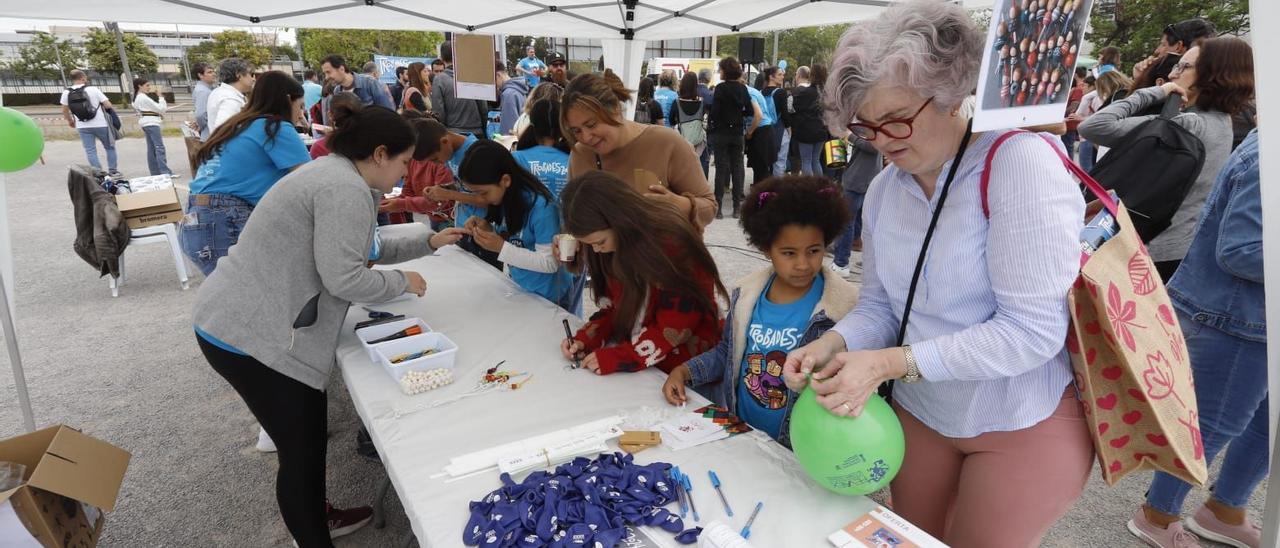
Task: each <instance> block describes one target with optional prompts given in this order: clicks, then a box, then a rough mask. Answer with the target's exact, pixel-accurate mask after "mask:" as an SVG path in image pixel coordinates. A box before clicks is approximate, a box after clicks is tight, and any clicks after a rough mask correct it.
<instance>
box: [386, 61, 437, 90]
mask: <svg viewBox="0 0 1280 548" xmlns="http://www.w3.org/2000/svg"><path fill="white" fill-rule="evenodd" d="M435 60H436V59H435V57H396V56H393V55H374V56H373V63H374V64H376V65H378V81H379V82H382V83H384V84H394V83H396V67H407V66H409V63H422V64H424V65H427V66H428V67H430V66H431V62H432V61H435Z"/></svg>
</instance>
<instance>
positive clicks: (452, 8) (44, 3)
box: [0, 0, 990, 40]
mask: <svg viewBox="0 0 1280 548" xmlns="http://www.w3.org/2000/svg"><path fill="white" fill-rule="evenodd" d="M963 2H964V3H965V5H967V6H969V7H984V6H987V5H989V4H990V2H989V1H983V0H963ZM891 3H892V2H891V1H890V0H643V1H640V2H635V1H634V0H480V1H471V2H465V1H453V2H445V1H442V0H272V1H269V2H264V1H262V0H93V1H92V2H85V1H84V0H38V1H28V2H21V1H17V0H14V1H12V2H4V4H5V5H4V6H0V16H4V17H20V18H31V19H65V18H67V17H68V16H69V15H72V14H74V18H76V19H85V20H102V21H120V22H126V23H166V24H175V23H177V24H189V25H225V26H246V25H269V26H276V27H312V28H360V29H386V30H439V31H455V32H483V33H492V34H534V35H539V36H559V37H572V38H601V39H607V38H615V39H616V38H624V37H626V35H627V33H628V29H629V30H630V32H631V34H632V36H633V37H634V38H636V39H642V40H670V39H676V38H691V37H698V36H712V35H720V34H729V33H734V32H758V31H768V30H777V29H784V28H794V27H806V26H815V25H830V24H836V23H847V22H850V21H855V20H858V19H866V18H868V17H872V16H874V15H876V14H877V13H879V12H880V10H881V9H883V8H884V7H885V6H888V5H890V4H891ZM628 4H631V5H634V11H633V14H634V17H633V19H632V20H630V21H628V20H627V19H626V14H627V11H628V10H627V5H628Z"/></svg>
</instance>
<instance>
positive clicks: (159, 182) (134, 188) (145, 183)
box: [129, 175, 173, 193]
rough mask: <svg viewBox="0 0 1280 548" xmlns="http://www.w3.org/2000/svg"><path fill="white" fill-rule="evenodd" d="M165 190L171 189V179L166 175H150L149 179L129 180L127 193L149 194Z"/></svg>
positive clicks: (137, 178) (136, 178)
mask: <svg viewBox="0 0 1280 548" xmlns="http://www.w3.org/2000/svg"><path fill="white" fill-rule="evenodd" d="M166 188H173V178H172V177H170V176H168V175H152V176H150V177H134V178H132V179H129V191H130V192H133V193H138V192H151V191H153V190H164V189H166Z"/></svg>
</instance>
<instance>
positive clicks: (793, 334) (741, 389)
mask: <svg viewBox="0 0 1280 548" xmlns="http://www.w3.org/2000/svg"><path fill="white" fill-rule="evenodd" d="M775 279H777V276H776V275H775V276H774V277H772V278H770V279H769V283H768V284H766V285H765V286H764V291H761V292H760V298H759V299H757V300H756V307H755V309H754V310H752V311H751V323H749V324H747V342H746V349H745V350H746V351H745V352H744V353H743V355H742V364H741V368H740V373H739V374H740V375H741V379H740V381H739V382H738V393H737V400H738V403H737V409H736V410H735V414H737V415H738V417H740V418H742V420H744V421H747V424H750V425H751V426H752V427H754V428H758V429H760V430H763V431H764V432H767V433H768V434H769V435H770V436H773V437H774V438H777V437H778V435H779V434H780V433H781V432H782V419H783V417H784V416H785V415H786V412H787V408H788V407H790V406H791V405H792V404H794V403H795V402H793V401H790V399H791V398H790V393H789V392H787V385H786V384H785V383H784V382H783V380H782V365H783V364H784V363H786V361H787V353H788V352H791V351H792V350H795V349H796V347H798V346H800V340H801V339H802V338H804V331H805V329H806V328H808V327H809V320H810V319H811V318H812V316H813V309H814V307H815V306H817V305H818V301H819V300H821V299H822V291H823V286H824V285H825V283H824V282H823V279H822V276H821V275H819V276H818V277H817V278H816V279H814V281H813V286H811V287H810V288H809V292H808V293H805V294H804V296H803V297H801V298H800V299H798V300H796V301H795V302H792V303H788V304H776V303H773V302H770V301H769V288H770V287H772V286H773V282H774V280H775Z"/></svg>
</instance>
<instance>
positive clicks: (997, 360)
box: [784, 0, 1094, 548]
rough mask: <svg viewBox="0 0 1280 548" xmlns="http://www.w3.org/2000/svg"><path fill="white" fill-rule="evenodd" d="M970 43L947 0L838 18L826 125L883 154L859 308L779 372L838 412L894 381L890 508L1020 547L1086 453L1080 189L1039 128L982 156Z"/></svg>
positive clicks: (981, 541) (936, 526) (978, 50)
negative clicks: (1077, 286)
mask: <svg viewBox="0 0 1280 548" xmlns="http://www.w3.org/2000/svg"><path fill="white" fill-rule="evenodd" d="M982 48H983V39H982V35H981V34H980V32H979V31H978V29H977V28H976V27H975V26H974V24H973V22H972V21H971V20H970V19H969V16H968V14H967V13H966V12H965V10H964V8H963V7H961V6H959V5H958V4H954V3H945V2H942V1H939V0H929V1H911V2H903V3H895V4H893V5H892V6H891V7H890V8H888V9H887V10H886V11H885V12H884V13H883V14H882V15H881V16H880V17H878V18H876V19H874V20H869V21H864V22H861V23H856V24H854V25H853V26H852V27H851V28H850V29H849V30H848V31H847V32H845V34H844V37H843V38H842V39H841V41H840V45H839V46H838V48H837V50H836V52H835V59H834V62H833V63H832V68H831V75H830V78H829V79H828V81H827V85H826V97H825V101H824V102H825V103H826V105H827V111H828V112H827V114H828V116H827V120H828V123H829V125H832V126H839V127H840V128H845V127H847V129H848V130H849V131H851V132H852V133H853V134H854V135H857V136H858V137H861V138H863V139H866V140H867V142H869V143H871V144H872V145H873V146H875V148H876V149H878V150H879V151H880V152H881V153H883V154H884V156H885V157H886V158H888V159H889V160H890V161H891V162H892V165H891V166H890V167H888V168H887V169H885V170H884V171H883V172H881V174H880V175H879V176H878V177H876V179H875V181H874V182H873V183H872V185H871V188H870V189H869V191H868V193H867V197H866V207H865V209H864V210H863V211H864V219H863V242H864V243H863V246H864V247H863V271H864V274H863V287H862V296H861V298H860V299H859V300H858V304H857V306H856V308H855V309H854V310H853V311H852V312H850V313H849V315H848V316H846V317H845V318H844V319H843V320H841V321H840V322H839V323H838V324H837V325H836V326H835V327H834V328H833V329H832V330H831V331H828V332H827V333H826V334H824V335H823V336H822V337H821V338H819V339H818V340H817V341H814V342H813V343H811V344H809V345H807V346H804V347H802V348H799V349H797V350H795V351H794V352H792V353H791V354H790V355H789V356H788V357H787V362H786V366H785V371H784V373H785V377H786V381H787V385H788V386H789V387H790V388H791V389H793V390H800V389H803V388H804V387H805V386H806V385H807V384H809V382H808V380H809V378H810V375H812V379H813V380H814V381H815V382H813V383H812V386H813V389H814V391H815V392H817V394H818V395H819V397H818V401H819V402H820V403H821V404H822V405H824V406H825V407H826V408H827V409H829V410H830V411H831V412H832V413H833V414H836V415H845V416H857V415H859V414H860V413H861V412H862V409H863V405H864V404H865V403H866V401H867V398H868V397H869V396H871V395H872V393H874V392H875V391H876V388H877V386H879V385H880V384H881V383H883V382H885V381H889V380H897V381H898V382H897V383H896V384H895V388H894V391H893V399H894V409H895V411H896V412H897V415H898V417H899V419H900V420H901V422H902V428H903V431H904V433H905V435H906V458H905V461H904V462H903V464H902V468H901V470H900V471H899V473H898V475H897V477H896V478H895V479H894V481H893V483H892V486H891V489H892V493H893V509H894V511H895V512H898V513H899V514H901V515H902V516H903V517H905V518H906V519H908V520H910V521H911V522H913V523H915V524H916V525H918V526H920V527H921V528H923V529H925V530H926V531H928V532H929V533H930V534H932V535H934V536H936V537H937V538H939V539H941V540H942V541H943V542H946V543H947V544H949V545H951V546H956V547H961V548H963V547H982V548H992V547H1006V546H1007V547H1027V546H1036V545H1038V544H1039V543H1040V540H1041V538H1042V536H1043V535H1044V534H1045V532H1046V531H1047V530H1048V529H1049V528H1050V526H1052V525H1053V523H1054V522H1055V521H1057V520H1058V518H1060V517H1061V516H1062V515H1063V514H1065V513H1066V512H1067V510H1068V509H1069V508H1070V507H1071V505H1072V504H1073V503H1074V502H1075V500H1076V499H1077V498H1079V496H1080V493H1081V492H1082V491H1083V489H1084V485H1085V482H1086V481H1087V479H1088V477H1089V471H1090V468H1091V464H1092V462H1093V455H1094V453H1093V445H1092V442H1091V440H1090V438H1089V432H1088V429H1087V426H1086V423H1085V418H1084V413H1083V409H1082V406H1081V404H1080V402H1079V401H1078V400H1077V398H1076V392H1075V390H1074V389H1073V387H1072V372H1071V364H1070V362H1069V360H1068V357H1067V352H1066V350H1065V344H1064V341H1065V340H1066V335H1067V325H1068V322H1069V316H1068V311H1067V303H1066V295H1067V291H1068V289H1069V288H1070V286H1071V284H1072V283H1073V281H1074V280H1075V277H1076V274H1077V271H1078V267H1079V258H1080V249H1079V245H1078V243H1077V238H1078V237H1079V233H1080V230H1081V228H1082V227H1083V218H1084V200H1083V198H1082V197H1081V195H1080V192H1079V190H1077V186H1076V182H1075V181H1074V180H1073V178H1072V176H1071V174H1070V173H1069V172H1068V171H1067V169H1066V168H1065V167H1064V165H1063V159H1062V158H1061V157H1060V152H1061V151H1060V150H1055V148H1054V147H1058V146H1060V145H1055V144H1051V143H1048V142H1046V141H1045V139H1043V138H1042V136H1040V135H1037V134H1031V133H1028V134H1023V135H1017V136H1013V137H1011V138H1009V139H1008V140H1006V141H1004V142H1003V144H1001V145H999V149H998V153H997V154H995V155H994V157H992V158H991V159H990V162H989V166H987V165H986V164H987V161H988V152H989V151H990V150H991V149H992V147H993V146H995V143H996V140H997V138H999V137H1000V134H1001V133H1002V132H989V133H976V134H975V133H973V132H972V124H971V123H970V120H969V117H968V114H967V109H963V108H962V106H963V104H964V102H965V99H966V98H968V97H969V95H970V94H971V93H972V90H973V89H974V88H975V84H976V82H977V78H978V70H979V69H978V65H979V63H980V61H981V58H982ZM1051 141H1053V142H1055V143H1056V142H1058V141H1057V139H1051ZM984 177H986V178H987V179H988V184H987V185H986V188H984V185H983V179H984ZM922 247H923V248H924V249H922ZM904 310H907V311H908V312H907V313H905V314H904V312H903V311H904ZM904 316H907V317H906V318H904ZM904 324H905V327H903V326H904ZM900 329H901V332H900Z"/></svg>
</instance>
